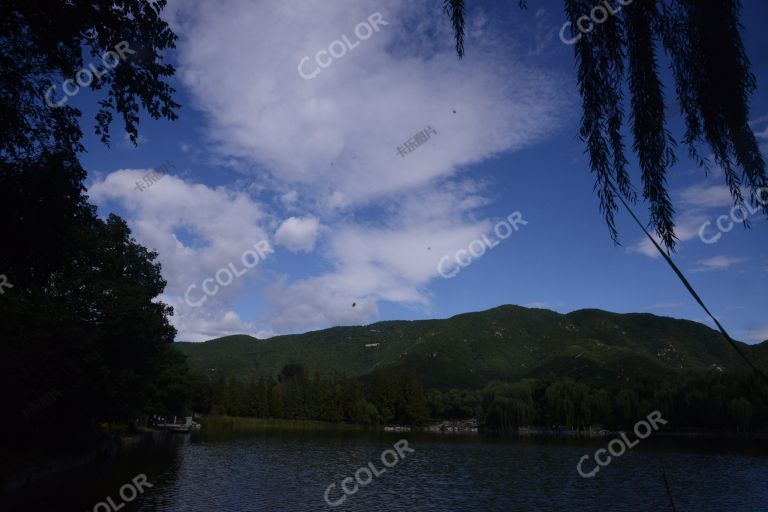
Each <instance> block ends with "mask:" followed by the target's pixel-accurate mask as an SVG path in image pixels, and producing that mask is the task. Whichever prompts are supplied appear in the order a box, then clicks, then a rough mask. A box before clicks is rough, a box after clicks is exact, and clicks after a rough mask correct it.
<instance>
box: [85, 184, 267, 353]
mask: <svg viewBox="0 0 768 512" xmlns="http://www.w3.org/2000/svg"><path fill="white" fill-rule="evenodd" d="M149 171H150V170H149V169H121V170H118V171H115V172H112V173H110V174H108V175H107V176H105V177H104V178H103V179H100V180H97V181H96V182H94V183H93V184H92V185H91V186H90V188H89V194H90V197H91V198H92V199H93V200H94V201H95V202H96V204H98V205H99V206H100V207H102V208H108V207H109V206H111V205H112V204H114V203H116V204H119V205H120V206H121V207H122V208H123V209H124V210H125V211H126V214H127V215H126V216H127V218H128V222H129V225H130V227H131V230H132V231H133V235H134V237H135V238H136V239H137V241H138V242H139V243H141V244H142V245H144V246H146V247H148V248H150V249H152V250H155V251H157V252H158V253H159V261H160V263H161V265H162V274H163V277H164V278H165V279H166V280H167V281H168V286H167V287H166V291H165V294H164V295H163V297H162V298H163V300H164V301H165V302H167V303H169V304H170V305H172V306H174V309H175V310H176V317H175V318H174V324H175V325H176V326H177V328H178V329H179V330H180V333H179V339H187V340H192V338H196V339H194V340H192V341H197V340H198V339H200V338H201V336H202V333H218V334H221V333H231V332H230V331H237V330H238V329H239V330H240V332H249V331H246V330H245V329H250V327H249V326H247V325H242V324H238V322H239V321H238V320H237V318H236V315H235V316H233V315H234V313H231V312H230V311H229V310H228V307H229V306H230V304H231V302H232V300H233V298H234V297H235V296H236V295H237V294H239V293H241V292H242V291H243V289H244V287H245V285H246V283H247V282H248V280H249V279H252V278H254V277H255V276H257V275H258V273H259V268H258V267H256V268H252V269H247V270H248V271H247V272H246V274H245V275H243V276H242V277H241V278H239V279H235V280H234V281H233V282H232V283H231V284H230V285H228V286H223V287H220V290H219V292H218V293H217V294H215V295H213V296H208V297H207V299H206V302H205V305H204V307H192V306H190V305H189V304H187V303H186V301H185V300H184V295H185V294H186V293H187V291H188V290H189V287H190V286H192V285H195V286H196V287H197V290H195V293H196V294H199V293H200V292H199V289H200V287H201V281H202V280H203V279H206V278H209V277H214V276H215V274H216V272H217V271H218V270H219V269H221V268H226V267H227V266H228V265H229V264H230V263H231V264H233V265H235V266H237V270H238V272H241V271H243V270H244V267H243V264H242V256H243V253H244V252H245V251H246V250H249V249H252V248H253V245H254V244H256V243H259V242H266V243H267V244H268V243H269V236H268V235H267V232H266V230H265V229H264V227H263V225H264V224H266V222H267V220H268V218H267V216H266V214H265V213H264V211H263V209H262V207H261V206H260V205H258V204H256V203H255V202H254V201H252V200H251V199H250V198H249V197H248V196H247V195H245V194H244V193H241V192H235V191H232V190H229V189H227V188H225V187H216V188H210V187H207V186H205V185H202V184H192V183H187V182H185V181H183V180H182V179H180V178H178V177H176V176H172V175H165V176H164V177H163V178H162V179H161V180H160V181H157V182H156V183H154V184H153V185H152V186H151V187H149V188H145V189H144V190H143V191H141V190H139V189H137V187H136V182H137V181H139V180H140V179H141V178H142V176H144V174H146V173H147V172H149ZM195 299H196V300H197V295H195ZM238 325H240V327H239V328H238V327H237V326H238Z"/></svg>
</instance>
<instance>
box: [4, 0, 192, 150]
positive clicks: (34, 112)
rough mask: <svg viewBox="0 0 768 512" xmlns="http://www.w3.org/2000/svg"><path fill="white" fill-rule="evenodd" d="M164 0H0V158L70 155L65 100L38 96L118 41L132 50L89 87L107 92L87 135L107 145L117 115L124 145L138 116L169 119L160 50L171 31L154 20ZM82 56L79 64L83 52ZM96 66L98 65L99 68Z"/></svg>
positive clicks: (74, 142)
mask: <svg viewBox="0 0 768 512" xmlns="http://www.w3.org/2000/svg"><path fill="white" fill-rule="evenodd" d="M165 4H166V0H151V1H145V0H117V1H112V0H87V1H86V0H70V1H66V2H60V1H55V0H36V1H29V0H6V1H3V2H2V3H0V83H1V84H2V94H0V159H2V160H3V161H6V162H17V163H18V164H22V163H23V162H24V161H26V160H28V159H34V158H37V157H38V156H39V155H40V153H41V152H43V151H47V152H49V153H58V152H64V153H66V152H70V153H78V152H80V151H82V150H83V149H84V148H83V146H82V145H81V143H80V140H81V139H82V130H81V128H80V124H79V118H80V116H81V114H82V113H81V112H80V110H78V109H77V108H75V107H73V106H72V105H71V103H72V102H71V101H69V102H68V103H66V104H63V105H61V106H60V107H58V108H52V107H51V106H49V105H48V103H47V102H46V99H45V95H46V92H47V91H48V90H49V89H50V87H51V85H56V86H58V89H59V90H61V84H62V83H63V81H64V80H66V79H75V75H76V73H77V72H78V71H80V70H81V69H83V68H86V69H87V68H88V65H89V64H91V63H94V62H95V63H100V62H101V56H102V55H103V54H104V53H105V52H107V51H114V48H115V46H116V45H118V44H120V43H121V42H123V41H125V42H127V43H128V47H129V48H130V49H131V51H133V52H134V53H131V54H129V55H126V57H127V58H126V59H123V60H120V62H119V64H117V66H116V67H115V68H114V69H113V70H112V71H110V72H107V73H105V74H104V75H103V76H101V77H100V78H99V77H94V80H93V81H92V83H91V84H90V86H89V88H90V89H91V90H93V91H98V90H101V89H106V90H107V96H106V98H103V99H101V100H100V101H99V110H98V112H97V113H96V116H95V127H94V129H95V132H96V133H97V134H99V135H100V136H101V140H102V142H104V143H105V144H109V141H110V132H109V128H110V125H111V123H112V120H113V117H114V116H115V115H119V116H121V117H122V121H123V128H124V129H125V131H126V132H127V133H128V135H129V137H130V139H131V141H132V142H134V143H136V141H137V137H138V124H139V113H140V111H141V110H142V109H144V110H146V111H147V112H148V113H149V115H150V116H152V117H153V118H156V119H157V118H160V117H165V118H167V119H175V118H176V112H175V111H176V109H177V108H178V107H179V105H178V104H177V103H175V102H174V101H173V99H172V98H171V95H172V94H173V93H174V92H175V91H174V89H173V88H172V87H170V85H168V84H167V83H166V82H165V81H164V79H165V78H167V77H170V76H172V75H173V73H174V69H173V67H172V66H170V65H167V64H163V56H162V55H163V54H162V52H163V51H165V50H167V49H169V48H174V41H175V40H176V36H175V34H173V32H172V31H171V30H170V28H169V27H168V24H167V23H166V22H165V21H163V20H162V18H161V17H160V12H161V10H162V9H163V8H164V7H165ZM84 50H86V51H87V52H88V55H89V59H88V60H84V59H83V51H84ZM100 66H101V67H102V68H103V67H104V66H103V65H101V64H100Z"/></svg>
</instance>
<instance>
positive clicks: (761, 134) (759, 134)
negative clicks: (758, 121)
mask: <svg viewBox="0 0 768 512" xmlns="http://www.w3.org/2000/svg"><path fill="white" fill-rule="evenodd" d="M755 137H757V138H758V139H763V140H768V126H766V128H765V130H763V131H761V132H755Z"/></svg>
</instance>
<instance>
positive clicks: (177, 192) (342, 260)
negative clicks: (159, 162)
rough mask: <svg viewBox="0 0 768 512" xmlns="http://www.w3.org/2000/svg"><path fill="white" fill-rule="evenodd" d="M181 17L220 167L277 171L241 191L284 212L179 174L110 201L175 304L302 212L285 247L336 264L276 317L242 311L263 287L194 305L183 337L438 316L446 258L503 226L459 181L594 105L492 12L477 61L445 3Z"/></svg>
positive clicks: (183, 74) (190, 74)
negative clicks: (398, 309) (410, 146)
mask: <svg viewBox="0 0 768 512" xmlns="http://www.w3.org/2000/svg"><path fill="white" fill-rule="evenodd" d="M375 12H380V13H381V14H382V17H383V19H384V20H386V21H387V23H388V24H387V25H385V26H382V27H381V29H380V30H379V31H378V32H376V33H374V34H373V35H372V36H371V37H370V38H369V39H367V40H365V41H360V45H359V46H357V47H355V48H354V49H353V50H350V51H348V53H347V54H346V55H345V56H344V57H342V58H338V59H334V60H333V62H332V65H331V66H330V67H327V68H324V69H322V70H321V73H320V74H319V75H318V76H317V77H316V78H315V79H312V80H304V79H302V78H301V77H300V76H299V73H298V70H297V66H298V64H299V61H300V60H301V59H302V58H303V57H304V56H307V55H308V56H310V57H311V58H312V59H313V58H314V55H315V54H316V53H317V52H318V51H319V50H323V49H327V48H328V46H329V44H330V43H331V42H332V41H334V40H338V39H340V38H341V36H342V35H347V36H351V35H352V32H353V29H354V27H355V25H356V24H357V23H359V22H361V21H363V20H365V19H366V18H368V17H369V16H370V15H371V14H373V13H375ZM167 13H168V14H170V19H171V24H172V26H173V29H174V31H175V32H176V33H177V34H179V36H180V39H179V42H178V44H177V56H178V66H177V68H178V78H179V79H180V81H181V83H182V84H183V87H184V88H185V92H186V93H187V94H189V96H190V98H191V99H192V101H191V103H192V104H193V106H194V107H195V108H197V109H198V110H200V111H202V112H203V114H204V116H205V118H206V121H207V123H206V126H204V130H205V134H206V136H207V140H208V143H209V144H210V147H211V148H212V149H213V150H214V152H215V153H216V154H218V155H220V159H219V161H220V162H222V163H224V164H226V165H227V166H230V167H232V168H234V169H236V170H238V171H240V172H242V173H244V174H248V175H249V176H253V175H257V176H258V177H259V179H258V180H256V181H258V183H260V185H258V186H255V187H250V186H247V187H243V188H241V187H239V186H238V187H233V188H237V189H239V190H248V191H249V192H250V193H252V194H256V193H262V192H265V190H264V188H268V189H269V190H266V192H268V193H269V192H271V193H273V194H276V196H275V199H276V200H275V202H274V205H273V206H274V207H275V208H279V209H280V212H272V211H270V212H269V216H268V215H267V214H266V213H265V212H264V211H263V207H262V205H257V204H256V203H254V202H253V201H252V200H251V199H250V197H249V196H248V195H247V194H245V193H237V192H233V191H232V190H228V189H226V188H221V187H219V188H215V189H212V188H208V187H205V186H203V185H191V184H188V183H185V182H182V181H180V180H178V179H176V178H170V177H169V178H164V180H163V181H162V182H159V183H158V184H156V185H154V186H153V187H152V189H151V190H147V191H145V192H144V194H147V195H146V196H142V197H138V196H136V195H133V196H132V195H129V191H128V188H130V187H129V184H128V182H129V181H130V180H131V179H133V174H130V173H132V172H133V171H118V172H117V173H113V174H111V175H109V176H108V177H107V178H106V179H104V180H103V181H102V182H99V183H97V185H96V186H95V188H94V194H95V196H96V197H98V200H99V201H101V202H102V203H104V202H106V201H108V200H110V199H113V200H118V201H120V202H121V203H122V204H123V206H124V207H125V208H126V209H128V211H129V215H128V217H129V219H130V220H131V226H132V227H133V228H134V230H135V233H136V235H137V238H138V239H139V240H140V241H142V243H145V244H146V245H148V246H150V247H155V248H157V250H158V251H159V252H160V254H161V260H162V263H163V269H164V270H163V272H164V275H166V273H167V274H168V275H167V276H166V278H167V279H168V281H169V290H168V293H167V295H168V296H169V297H170V299H169V302H170V303H171V304H172V305H179V295H180V294H183V293H184V291H185V290H186V287H187V286H189V284H192V283H199V282H200V280H201V279H203V278H205V277H207V276H210V275H211V273H212V272H215V271H216V270H217V269H218V268H220V267H221V266H222V265H225V264H227V263H228V262H229V261H237V258H239V257H240V254H241V253H242V251H243V250H244V249H247V248H249V247H250V246H251V245H252V244H253V243H254V242H256V241H258V240H259V239H265V238H266V233H265V230H266V227H267V226H268V225H269V224H270V222H269V220H270V219H271V218H273V217H276V216H278V215H279V216H280V217H282V218H285V217H287V216H288V215H290V216H291V217H290V218H288V219H287V220H286V221H285V222H284V223H283V224H282V225H281V226H279V227H278V229H277V232H276V233H275V242H276V243H277V244H281V245H283V246H285V247H287V248H288V249H289V250H293V251H313V249H314V248H315V245H316V244H317V241H318V237H319V233H320V232H321V230H322V234H323V244H322V251H316V252H315V254H317V253H321V254H319V255H318V256H321V257H323V258H325V259H326V263H327V265H326V266H325V268H326V270H324V271H321V272H320V273H318V274H316V275H310V276H308V277H301V278H297V277H296V276H293V275H290V270H288V271H287V272H289V274H288V275H286V276H284V277H283V278H282V279H279V280H278V281H277V282H273V283H270V284H271V286H269V287H268V290H269V291H268V292H267V294H266V299H267V301H268V303H269V305H270V306H271V308H272V311H271V312H267V313H263V314H262V317H261V318H259V319H258V321H257V322H255V323H253V324H249V323H245V322H243V321H242V320H240V318H239V317H238V316H237V315H235V314H234V312H233V311H232V309H233V308H232V307H231V305H232V302H233V300H234V299H235V297H236V296H237V294H238V293H239V292H241V291H242V290H243V288H244V286H245V284H244V283H245V280H240V281H237V283H236V284H233V285H232V286H230V287H227V288H226V289H224V291H222V292H221V293H219V294H218V295H217V296H215V297H211V298H210V300H209V301H208V302H207V303H206V307H205V308H198V309H197V310H194V311H188V310H189V309H190V308H188V307H185V306H184V305H183V304H181V305H179V307H180V312H181V315H180V319H177V320H178V321H179V325H180V330H181V331H182V333H183V334H186V335H187V337H185V336H184V335H182V334H180V336H179V339H192V338H196V339H202V338H204V337H206V336H208V337H210V336H212V335H214V334H215V335H221V334H224V333H230V332H232V331H233V330H237V329H239V327H238V326H240V327H242V328H243V329H247V331H246V332H260V331H263V332H267V333H273V332H274V333H283V332H289V331H297V330H304V329H309V328H315V327H319V326H324V325H338V324H343V323H361V322H365V321H367V320H369V319H370V318H372V317H374V316H376V315H377V314H378V303H379V302H380V301H393V302H397V303H402V304H408V305H415V306H417V307H425V306H426V305H428V304H429V300H430V297H429V293H428V290H427V289H426V286H427V284H428V283H429V281H430V280H431V279H433V278H434V277H435V276H437V264H438V262H439V261H440V259H441V257H442V256H443V255H446V254H453V253H455V251H456V250H458V249H460V248H463V247H466V245H467V244H468V242H470V241H471V240H473V239H474V238H476V237H477V236H478V235H480V234H482V233H485V232H488V230H489V229H490V227H491V225H492V223H491V221H490V220H489V219H482V218H480V219H478V218H477V216H478V209H479V208H480V207H482V206H484V205H486V204H488V199H487V198H486V197H485V195H484V194H483V193H482V186H481V185H480V184H478V183H477V182H476V181H473V180H470V179H466V177H465V176H459V175H458V173H459V172H461V171H464V170H465V169H467V167H468V166H469V165H470V164H475V163H479V162H482V161H484V160H487V159H489V158H492V157H495V156H497V155H499V154H501V153H503V152H508V151H514V150H518V149H521V148H525V147H528V146H530V145H532V144H534V143H537V142H539V141H541V140H543V139H544V138H545V137H546V136H547V135H549V134H550V133H552V132H553V131H554V130H555V129H557V128H558V127H559V126H560V125H561V123H563V122H565V121H566V120H567V118H568V117H569V116H572V115H573V114H575V105H576V103H575V102H574V101H573V100H574V99H575V96H576V95H575V92H574V91H573V90H572V89H570V88H563V87H562V83H563V81H564V76H561V75H557V74H554V73H551V72H548V71H546V70H544V69H542V68H541V67H540V65H539V64H538V61H536V62H534V59H531V60H530V61H525V60H524V59H525V58H526V57H525V56H524V55H521V54H520V52H519V49H518V48H517V47H516V46H515V44H514V41H510V40H509V36H508V35H507V34H501V33H498V34H496V33H494V30H492V29H490V28H489V26H490V24H489V23H486V22H487V21H488V20H487V18H486V17H485V16H484V15H483V14H482V11H481V10H479V9H478V11H477V12H476V13H475V14H474V15H473V16H472V18H471V19H472V25H471V26H469V27H468V31H467V38H468V43H469V42H470V41H471V44H472V47H473V49H474V50H473V51H472V52H471V53H470V54H468V55H467V57H466V58H464V59H463V60H459V59H457V57H456V55H455V50H454V42H453V39H452V33H451V29H450V25H449V21H448V19H447V17H446V16H445V15H444V14H443V13H442V10H441V9H440V6H439V5H435V4H427V3H421V2H401V1H398V0H335V1H334V2H319V1H311V0H283V1H281V2H267V1H254V0H221V1H219V2H209V1H207V0H206V1H203V0H188V1H187V0H185V1H184V2H181V1H179V0H172V1H171V2H170V5H169V7H168V9H167ZM427 126H432V127H434V129H435V131H436V132H437V133H436V134H433V135H432V137H431V138H430V140H429V141H428V142H426V143H425V144H423V145H421V146H419V147H418V148H417V149H416V150H415V151H413V152H411V153H408V154H407V156H405V157H401V156H400V155H399V154H398V152H397V147H398V146H402V145H403V143H404V142H405V141H406V140H408V139H409V138H410V137H412V136H413V135H414V134H416V133H417V132H418V131H420V130H423V129H425V128H426V127H427ZM186 150H188V151H189V153H194V152H195V151H196V147H195V146H191V147H187V148H186ZM121 173H123V174H121ZM121 187H122V188H121ZM136 194H139V193H138V192H137V193H136ZM149 194H154V195H156V196H160V197H158V198H155V199H153V200H150V199H149V197H150V196H149ZM299 197H301V201H299V200H298V199H299ZM371 210H375V211H376V214H375V215H371V214H370V212H371ZM513 210H514V208H511V209H510V213H511V211H513ZM363 211H364V212H365V213H364V214H363V213H362V212H363ZM269 227H270V228H271V229H270V231H271V230H272V229H274V227H275V226H269ZM181 228H185V229H186V230H188V231H192V232H193V234H194V235H195V236H196V237H197V238H199V239H200V241H201V242H200V243H192V242H189V243H186V244H185V243H183V242H182V241H181V240H180V239H179V238H178V237H176V236H174V233H175V231H177V230H178V229H181ZM219 229H221V230H222V233H218V232H217V230H219ZM181 238H182V239H183V238H184V237H181ZM244 241H245V245H243V244H244ZM474 264H476V265H480V264H482V263H481V262H476V263H474ZM319 268H323V267H319ZM252 272H253V273H254V274H255V275H257V276H258V275H259V272H258V269H254V270H253V271H252ZM250 275H251V274H250V273H249V276H250ZM353 304H354V306H353ZM261 311H263V309H260V314H261Z"/></svg>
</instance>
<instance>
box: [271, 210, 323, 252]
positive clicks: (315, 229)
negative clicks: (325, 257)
mask: <svg viewBox="0 0 768 512" xmlns="http://www.w3.org/2000/svg"><path fill="white" fill-rule="evenodd" d="M319 230H320V222H318V220H317V219H316V218H315V217H290V218H288V219H286V220H285V221H284V222H283V223H282V224H280V227H279V228H278V229H277V232H275V243H277V244H279V245H282V246H283V247H285V248H287V249H288V250H290V251H293V252H299V251H304V252H312V251H313V250H314V249H315V241H316V240H317V236H318V234H319Z"/></svg>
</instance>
